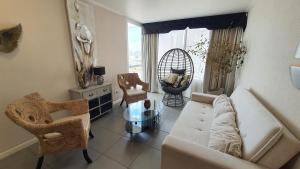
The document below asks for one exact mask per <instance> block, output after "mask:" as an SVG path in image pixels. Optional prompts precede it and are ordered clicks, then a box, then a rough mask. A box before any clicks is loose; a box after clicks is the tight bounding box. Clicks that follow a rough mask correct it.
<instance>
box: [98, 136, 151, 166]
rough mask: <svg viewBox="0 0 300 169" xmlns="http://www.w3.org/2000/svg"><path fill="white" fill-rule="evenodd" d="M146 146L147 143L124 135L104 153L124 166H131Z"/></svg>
mask: <svg viewBox="0 0 300 169" xmlns="http://www.w3.org/2000/svg"><path fill="white" fill-rule="evenodd" d="M146 147H147V146H146V145H145V144H142V143H139V142H135V141H131V140H130V139H129V138H126V137H123V138H121V139H120V140H119V141H118V142H117V143H116V144H115V145H113V146H112V147H111V148H110V149H109V150H108V151H107V152H105V153H104V154H105V155H106V156H107V157H109V158H111V159H113V160H116V161H118V162H119V163H121V164H123V165H124V166H129V165H130V164H131V163H132V162H133V160H135V159H136V157H137V156H138V155H139V154H140V153H142V152H143V150H145V148H146Z"/></svg>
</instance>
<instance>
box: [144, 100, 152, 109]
mask: <svg viewBox="0 0 300 169" xmlns="http://www.w3.org/2000/svg"><path fill="white" fill-rule="evenodd" d="M150 106H151V102H150V100H149V99H146V100H145V101H144V107H145V108H146V109H149V108H150Z"/></svg>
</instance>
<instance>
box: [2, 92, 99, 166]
mask: <svg viewBox="0 0 300 169" xmlns="http://www.w3.org/2000/svg"><path fill="white" fill-rule="evenodd" d="M60 110H67V111H70V113H71V115H70V116H67V117H64V118H61V119H58V120H53V119H52V118H51V116H50V113H53V112H57V111H60ZM5 113H6V115H7V116H8V117H9V118H10V119H11V120H12V121H13V122H15V123H16V124H17V125H19V126H21V127H23V128H24V129H26V130H27V131H29V132H30V133H32V134H33V135H35V136H36V137H37V138H38V140H39V144H40V146H39V147H40V148H39V160H38V163H37V166H36V168H37V169H40V168H41V167H42V164H43V160H44V155H46V154H51V153H56V152H60V151H66V150H71V149H75V148H81V149H83V155H84V158H85V160H86V161H87V162H88V163H91V162H92V160H91V159H90V158H89V156H88V154H87V146H88V137H89V136H90V137H93V134H92V133H91V131H90V115H89V113H88V102H87V100H77V101H67V102H63V103H54V102H48V101H46V100H45V99H43V98H41V96H40V95H39V94H38V93H32V94H29V95H27V96H24V97H23V98H21V99H19V100H16V101H14V102H13V103H11V104H9V105H8V106H7V108H6V111H5Z"/></svg>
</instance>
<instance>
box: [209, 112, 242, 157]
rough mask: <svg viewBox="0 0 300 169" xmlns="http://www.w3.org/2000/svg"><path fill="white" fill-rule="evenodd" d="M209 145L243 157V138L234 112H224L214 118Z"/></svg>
mask: <svg viewBox="0 0 300 169" xmlns="http://www.w3.org/2000/svg"><path fill="white" fill-rule="evenodd" d="M208 147H209V148H211V149H214V150H218V151H220V152H223V153H227V154H230V155H233V156H235V157H239V158H241V157H242V139H241V136H240V135H239V133H238V129H237V127H236V122H235V113H234V112H226V113H223V114H221V115H220V116H218V117H216V118H215V119H214V120H213V122H212V125H211V128H210V135H209V141H208Z"/></svg>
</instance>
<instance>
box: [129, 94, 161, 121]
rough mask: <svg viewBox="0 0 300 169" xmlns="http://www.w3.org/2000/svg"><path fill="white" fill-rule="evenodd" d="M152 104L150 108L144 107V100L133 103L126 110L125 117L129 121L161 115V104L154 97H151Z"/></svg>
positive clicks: (144, 119) (145, 119)
mask: <svg viewBox="0 0 300 169" xmlns="http://www.w3.org/2000/svg"><path fill="white" fill-rule="evenodd" d="M149 100H150V102H151V106H150V108H149V109H146V108H145V107H144V100H141V101H138V102H135V103H131V104H129V105H128V108H127V109H126V110H125V111H124V113H123V117H124V119H125V120H126V121H129V122H143V121H147V120H150V119H153V118H155V117H156V116H159V113H160V109H161V104H159V103H158V102H157V101H155V100H154V99H149Z"/></svg>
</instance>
